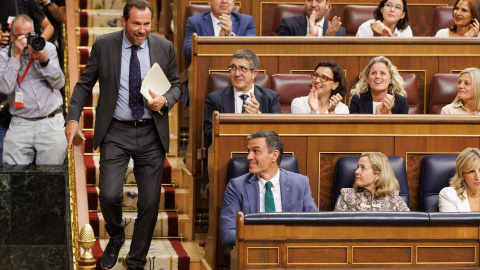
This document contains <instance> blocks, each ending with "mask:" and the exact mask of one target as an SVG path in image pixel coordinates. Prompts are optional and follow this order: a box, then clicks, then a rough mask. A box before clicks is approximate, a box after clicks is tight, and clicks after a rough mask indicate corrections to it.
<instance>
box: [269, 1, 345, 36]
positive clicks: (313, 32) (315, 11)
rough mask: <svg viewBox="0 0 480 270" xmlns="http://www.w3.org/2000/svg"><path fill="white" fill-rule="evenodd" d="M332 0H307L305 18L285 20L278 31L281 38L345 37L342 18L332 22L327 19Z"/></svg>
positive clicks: (336, 18)
mask: <svg viewBox="0 0 480 270" xmlns="http://www.w3.org/2000/svg"><path fill="white" fill-rule="evenodd" d="M329 4H330V0H305V16H295V17H289V18H284V19H283V20H282V22H281V23H280V29H279V30H278V35H279V36H315V37H316V36H345V28H343V27H341V26H340V25H342V22H340V17H337V16H335V17H333V19H332V21H331V22H330V21H328V20H327V19H326V18H325V11H326V10H327V7H328V5H329Z"/></svg>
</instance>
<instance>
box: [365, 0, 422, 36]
mask: <svg viewBox="0 0 480 270" xmlns="http://www.w3.org/2000/svg"><path fill="white" fill-rule="evenodd" d="M373 17H374V18H375V19H371V20H368V21H366V22H364V23H363V24H362V25H360V27H359V28H358V31H357V37H373V36H383V37H413V34H412V29H411V28H410V26H409V25H408V9H407V0H382V2H380V4H378V7H377V9H375V11H374V12H373Z"/></svg>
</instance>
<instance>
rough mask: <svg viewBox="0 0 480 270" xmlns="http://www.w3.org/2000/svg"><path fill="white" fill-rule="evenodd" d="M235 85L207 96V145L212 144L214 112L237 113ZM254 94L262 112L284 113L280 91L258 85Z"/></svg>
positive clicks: (204, 126)
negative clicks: (281, 106)
mask: <svg viewBox="0 0 480 270" xmlns="http://www.w3.org/2000/svg"><path fill="white" fill-rule="evenodd" d="M233 93H234V90H233V86H231V85H230V86H227V87H225V88H223V89H220V90H217V91H214V92H212V93H210V94H208V96H207V101H206V104H207V107H206V109H205V119H204V120H203V134H204V136H205V143H206V144H207V146H210V144H212V118H213V112H214V111H218V112H219V113H235V100H234V99H235V97H234V94H233ZM253 94H255V98H256V99H257V101H258V102H259V103H260V112H262V113H282V111H281V110H280V99H279V97H278V93H277V92H275V91H273V90H270V89H267V88H262V87H258V86H256V85H255V86H254V90H253Z"/></svg>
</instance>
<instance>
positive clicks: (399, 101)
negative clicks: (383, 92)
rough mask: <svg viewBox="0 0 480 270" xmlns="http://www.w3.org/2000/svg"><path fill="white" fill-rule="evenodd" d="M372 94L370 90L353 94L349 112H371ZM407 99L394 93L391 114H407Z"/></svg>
mask: <svg viewBox="0 0 480 270" xmlns="http://www.w3.org/2000/svg"><path fill="white" fill-rule="evenodd" d="M372 102H373V100H372V95H370V92H368V93H361V94H360V96H357V95H355V96H353V97H352V100H351V101H350V113H373V104H372ZM407 113H408V100H407V98H406V97H404V96H400V95H399V94H397V93H395V104H394V105H393V108H392V114H407Z"/></svg>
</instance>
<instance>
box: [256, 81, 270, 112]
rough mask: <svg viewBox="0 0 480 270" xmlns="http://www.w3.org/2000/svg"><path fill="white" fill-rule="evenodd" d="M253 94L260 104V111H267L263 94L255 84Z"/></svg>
mask: <svg viewBox="0 0 480 270" xmlns="http://www.w3.org/2000/svg"><path fill="white" fill-rule="evenodd" d="M253 94H254V95H255V98H256V99H257V101H258V103H259V104H260V112H262V113H267V104H266V102H265V96H264V94H263V92H262V91H260V89H259V88H258V87H257V86H256V85H255V86H254V87H253Z"/></svg>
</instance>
